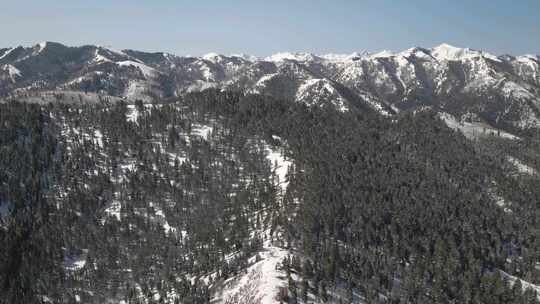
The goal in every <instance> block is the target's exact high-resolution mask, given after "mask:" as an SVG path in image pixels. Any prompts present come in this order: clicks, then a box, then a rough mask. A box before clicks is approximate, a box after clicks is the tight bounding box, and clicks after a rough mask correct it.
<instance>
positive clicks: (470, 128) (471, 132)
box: [439, 112, 519, 139]
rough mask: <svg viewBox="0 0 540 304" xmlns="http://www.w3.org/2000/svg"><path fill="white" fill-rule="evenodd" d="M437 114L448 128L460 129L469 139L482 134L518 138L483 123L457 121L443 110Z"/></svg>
mask: <svg viewBox="0 0 540 304" xmlns="http://www.w3.org/2000/svg"><path fill="white" fill-rule="evenodd" d="M439 115H440V117H441V119H442V120H443V121H444V122H445V123H446V125H447V126H448V127H449V128H451V129H454V130H459V131H461V133H463V135H465V137H467V138H469V139H475V138H478V137H479V136H482V135H494V136H500V137H502V138H507V139H519V137H517V136H515V135H513V134H510V133H508V132H505V131H502V130H499V129H495V128H493V127H491V126H490V125H487V124H484V123H480V122H464V121H458V120H457V119H456V118H455V117H454V116H452V115H450V114H448V113H444V112H440V113H439Z"/></svg>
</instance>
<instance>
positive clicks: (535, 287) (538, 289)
mask: <svg viewBox="0 0 540 304" xmlns="http://www.w3.org/2000/svg"><path fill="white" fill-rule="evenodd" d="M499 272H500V273H501V275H502V276H503V277H504V278H506V279H508V282H509V283H510V285H514V283H516V281H517V280H520V281H521V287H522V288H523V291H525V290H527V289H529V288H531V289H532V290H534V291H536V295H537V297H538V300H540V285H534V284H532V283H529V282H527V281H524V280H522V279H520V278H518V277H515V276H513V275H510V274H508V273H506V272H504V271H502V270H499Z"/></svg>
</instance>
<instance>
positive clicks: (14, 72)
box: [2, 64, 22, 82]
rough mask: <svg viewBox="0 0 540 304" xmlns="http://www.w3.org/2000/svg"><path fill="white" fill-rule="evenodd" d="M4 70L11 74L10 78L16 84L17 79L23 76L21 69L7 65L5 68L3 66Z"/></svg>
mask: <svg viewBox="0 0 540 304" xmlns="http://www.w3.org/2000/svg"><path fill="white" fill-rule="evenodd" d="M2 70H4V71H6V72H7V73H8V74H9V77H10V78H11V80H12V81H13V82H15V80H16V78H18V77H21V76H22V73H21V71H19V69H17V68H16V67H14V66H13V65H11V64H5V65H3V66H2Z"/></svg>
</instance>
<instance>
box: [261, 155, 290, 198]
mask: <svg viewBox="0 0 540 304" xmlns="http://www.w3.org/2000/svg"><path fill="white" fill-rule="evenodd" d="M266 150H267V152H268V156H267V157H268V160H269V161H270V163H271V165H272V169H273V170H274V171H275V172H276V175H277V177H278V184H279V186H280V188H281V190H282V191H283V192H285V190H286V189H287V185H288V184H289V181H288V180H287V177H286V176H287V170H288V169H289V167H290V166H291V165H292V162H291V161H290V160H286V159H285V157H284V156H283V154H282V153H281V151H280V150H279V149H276V148H273V147H272V146H269V145H267V146H266Z"/></svg>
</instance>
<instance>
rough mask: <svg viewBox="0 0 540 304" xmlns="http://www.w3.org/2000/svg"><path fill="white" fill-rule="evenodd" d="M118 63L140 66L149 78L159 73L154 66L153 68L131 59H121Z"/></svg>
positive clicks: (120, 64)
mask: <svg viewBox="0 0 540 304" xmlns="http://www.w3.org/2000/svg"><path fill="white" fill-rule="evenodd" d="M116 64H117V65H119V66H134V67H136V68H138V69H139V70H140V71H141V72H142V73H143V75H144V76H145V77H147V78H152V77H154V76H156V75H157V74H158V73H159V72H158V71H156V70H155V69H154V68H151V67H149V66H147V65H145V64H142V63H139V62H135V61H131V60H126V61H120V62H117V63H116Z"/></svg>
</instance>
